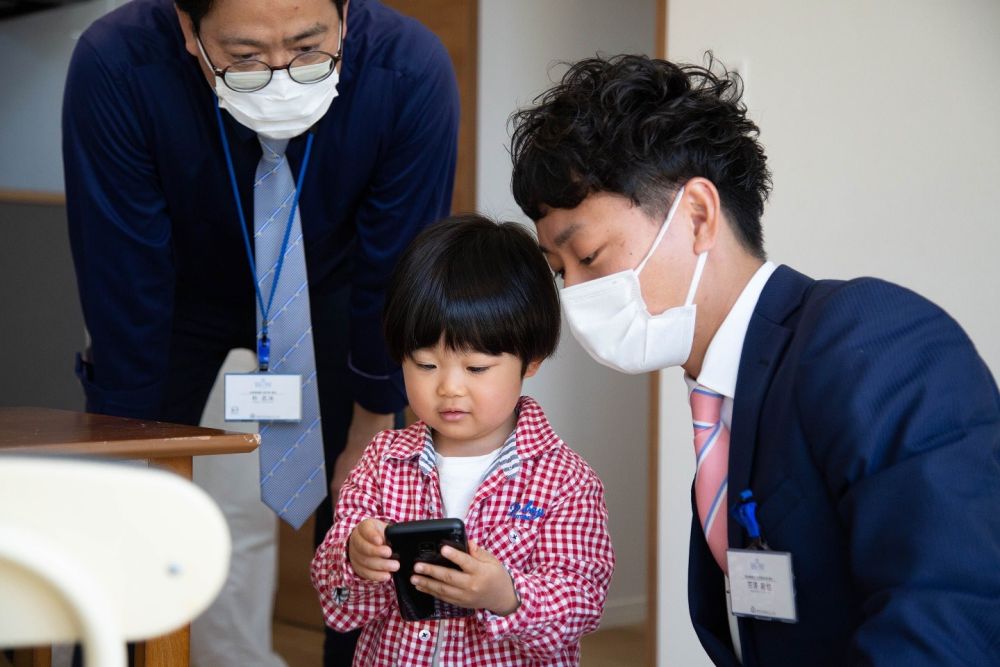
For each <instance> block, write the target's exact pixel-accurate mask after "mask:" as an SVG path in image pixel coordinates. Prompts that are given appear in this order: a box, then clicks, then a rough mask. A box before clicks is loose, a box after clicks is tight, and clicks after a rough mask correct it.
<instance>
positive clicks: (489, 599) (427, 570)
mask: <svg viewBox="0 0 1000 667" xmlns="http://www.w3.org/2000/svg"><path fill="white" fill-rule="evenodd" d="M441 555H442V556H444V557H445V558H447V559H448V560H450V561H451V562H452V563H454V564H455V565H458V566H459V567H460V568H462V569H461V571H459V570H453V569H451V568H448V567H441V566H438V565H430V564H428V563H417V564H416V565H415V566H414V567H413V570H414V572H417V573H418V574H417V575H414V577H413V578H412V579H411V581H412V582H413V585H414V586H416V587H417V590H419V591H423V592H424V593H430V594H431V595H433V596H434V597H436V598H438V599H439V600H443V601H445V602H447V603H449V604H453V605H457V606H459V607H467V608H470V609H488V610H489V611H491V612H493V613H494V614H497V615H498V616H508V615H510V614H512V613H514V612H515V611H516V610H517V608H518V606H520V603H519V602H518V600H517V593H515V592H514V582H513V581H511V578H510V574H508V573H507V570H506V569H505V568H504V566H503V565H501V564H500V561H498V560H497V559H496V558H495V557H494V556H493V554H491V553H490V552H489V551H486V550H485V549H480V548H479V546H478V545H476V543H475V542H473V541H472V540H469V553H464V552H462V551H459V550H458V549H452V548H451V547H443V548H442V549H441ZM421 575H422V576H421Z"/></svg>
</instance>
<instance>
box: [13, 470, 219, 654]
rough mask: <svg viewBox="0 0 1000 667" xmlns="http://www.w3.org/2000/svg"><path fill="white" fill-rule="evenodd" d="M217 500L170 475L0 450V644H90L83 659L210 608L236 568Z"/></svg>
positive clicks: (120, 649) (118, 649) (119, 649)
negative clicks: (231, 566) (0, 453)
mask: <svg viewBox="0 0 1000 667" xmlns="http://www.w3.org/2000/svg"><path fill="white" fill-rule="evenodd" d="M229 553H230V538H229V530H228V528H227V526H226V522H225V519H224V518H223V516H222V513H221V512H220V511H219V508H218V507H217V506H216V504H215V503H214V501H212V499H211V498H210V497H209V496H208V495H207V494H206V493H205V492H203V491H202V490H201V489H199V488H198V487H196V486H195V485H194V484H192V483H191V482H189V481H187V480H185V479H182V478H181V477H178V476H177V475H175V474H171V473H167V472H163V471H160V470H154V469H149V468H144V467H140V466H136V465H127V464H122V463H113V462H106V461H93V460H80V459H70V458H60V457H25V456H0V591H3V593H2V595H0V647H6V648H18V647H24V646H38V645H46V644H53V643H65V642H72V641H83V643H84V657H85V660H86V664H88V665H101V666H108V667H115V666H117V665H124V664H125V645H124V642H125V641H138V640H142V639H148V638H152V637H157V636H160V635H164V634H167V633H168V632H171V631H173V630H175V629H177V628H179V627H181V626H183V625H185V624H186V623H188V622H190V621H191V619H193V618H194V617H195V616H197V615H198V614H199V613H201V612H202V611H203V610H205V609H206V608H207V607H208V606H209V604H211V602H212V601H213V600H214V599H215V597H216V595H217V594H218V592H219V590H220V589H221V588H222V585H223V583H224V582H225V579H226V574H227V571H228V568H229Z"/></svg>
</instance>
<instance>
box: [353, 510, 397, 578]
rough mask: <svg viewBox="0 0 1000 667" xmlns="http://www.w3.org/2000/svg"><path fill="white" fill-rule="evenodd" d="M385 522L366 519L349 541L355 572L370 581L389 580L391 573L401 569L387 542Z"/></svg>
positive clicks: (356, 528)
mask: <svg viewBox="0 0 1000 667" xmlns="http://www.w3.org/2000/svg"><path fill="white" fill-rule="evenodd" d="M385 526H386V524H385V522H383V521H379V520H378V519H365V520H364V521H362V522H361V523H359V524H358V525H357V527H355V529H354V531H353V532H351V537H350V539H349V540H348V541H347V557H348V559H349V560H350V561H351V567H352V568H354V572H355V574H357V575H358V576H359V577H361V578H362V579H368V580H369V581H378V582H383V581H389V577H391V576H392V575H391V574H390V573H392V572H395V571H396V570H398V569H399V561H396V560H393V559H392V558H391V556H392V549H390V548H389V546H388V545H387V544H386V543H385Z"/></svg>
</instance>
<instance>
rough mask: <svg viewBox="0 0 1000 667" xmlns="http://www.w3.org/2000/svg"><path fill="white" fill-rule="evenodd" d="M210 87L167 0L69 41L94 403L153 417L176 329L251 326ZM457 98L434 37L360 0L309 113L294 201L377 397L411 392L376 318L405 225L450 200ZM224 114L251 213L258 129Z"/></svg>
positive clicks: (66, 136)
mask: <svg viewBox="0 0 1000 667" xmlns="http://www.w3.org/2000/svg"><path fill="white" fill-rule="evenodd" d="M215 104H216V101H215V97H214V95H213V93H212V91H211V88H210V86H209V85H208V83H207V81H206V80H205V78H204V76H203V74H202V72H201V70H200V69H199V64H198V61H197V60H196V59H195V58H194V57H192V56H191V55H190V54H189V53H188V52H187V51H186V50H185V48H184V40H183V36H182V33H181V29H180V25H179V23H178V19H177V16H176V13H175V10H174V4H173V2H170V1H169V0H135V1H134V2H130V3H128V4H126V5H124V6H123V7H121V8H119V9H117V10H116V11H114V12H112V13H110V14H108V15H107V16H105V17H103V18H102V19H100V20H98V21H97V22H95V23H94V24H93V25H92V26H91V27H90V28H89V29H88V30H87V31H86V32H85V33H84V34H83V36H82V37H81V39H80V41H79V43H78V45H77V47H76V50H75V52H74V54H73V60H72V63H71V65H70V70H69V76H68V80H67V83H66V92H65V98H64V106H63V156H64V163H65V178H66V200H67V209H68V215H69V231H70V241H71V244H72V249H73V258H74V262H75V264H76V270H77V278H78V283H79V291H80V299H81V302H82V305H83V311H84V317H85V319H86V323H87V327H88V330H89V332H90V334H91V338H92V343H91V349H90V359H89V362H90V364H89V366H87V372H86V373H85V374H84V377H83V378H82V379H83V382H84V387H85V390H86V394H87V408H88V410H89V411H92V412H101V413H106V414H115V415H122V416H136V417H155V416H156V415H157V414H158V413H159V406H160V402H161V401H162V400H163V393H164V384H165V378H166V376H167V373H168V371H169V367H170V363H171V360H170V349H171V339H172V336H176V335H178V332H183V333H184V334H185V335H191V334H192V333H194V334H196V335H197V336H200V337H204V338H206V339H211V340H214V341H230V340H231V341H234V346H235V344H236V343H235V342H236V341H239V342H240V343H242V344H243V345H249V344H252V340H253V335H254V334H253V332H254V331H255V323H254V318H255V316H256V315H255V310H254V291H253V284H252V278H251V273H250V270H249V266H248V260H247V256H246V250H245V248H244V243H243V239H242V235H241V231H240V229H239V222H238V216H237V210H236V204H235V201H234V197H233V193H232V190H231V186H230V184H229V181H228V175H227V171H226V165H225V161H224V160H225V158H224V153H223V150H222V144H221V139H220V136H219V127H218V125H217V120H216V116H215ZM458 114H459V109H458V90H457V85H456V81H455V75H454V72H453V69H452V66H451V62H450V60H449V57H448V54H447V52H446V51H445V49H444V47H443V46H442V45H441V43H440V41H439V40H438V39H437V38H436V37H435V36H434V35H433V34H432V33H430V31H428V30H427V29H426V28H424V27H423V26H421V25H420V24H419V23H417V22H416V21H414V20H412V19H409V18H406V17H403V16H401V15H400V14H398V13H396V12H394V11H392V10H390V9H388V8H386V7H384V6H382V5H381V4H379V3H378V2H376V1H375V0H351V10H350V14H349V24H348V30H347V34H346V39H345V42H344V60H343V64H342V66H341V76H340V83H339V96H338V97H337V98H336V99H335V100H334V102H333V104H332V106H331V107H330V110H329V111H328V112H327V114H326V115H325V116H324V118H323V119H322V120H321V121H320V122H319V123H317V124H316V126H315V127H314V132H315V140H314V141H315V143H314V145H313V153H312V157H311V159H310V165H309V169H308V170H307V175H306V179H305V182H304V184H303V187H302V191H301V195H300V196H301V199H300V204H299V206H300V210H301V216H302V229H303V235H304V238H305V253H306V263H307V267H308V274H309V284H310V290H311V291H312V293H313V297H314V300H315V298H316V295H317V294H324V293H328V292H330V291H332V290H335V289H338V288H341V287H343V286H344V285H347V284H349V285H350V288H351V312H350V318H351V319H350V329H351V341H350V356H349V364H350V367H351V370H352V371H353V372H352V386H351V387H350V388H349V390H350V392H351V394H352V397H353V399H354V400H356V401H357V402H358V403H360V404H361V405H362V406H363V407H365V408H367V409H369V410H372V411H375V412H382V413H387V412H392V411H396V410H398V409H400V408H401V407H402V406H403V405H404V404H405V394H404V391H403V388H402V382H401V378H400V374H399V369H398V367H397V366H396V365H395V364H393V363H392V362H391V360H390V359H389V358H388V356H387V354H386V350H385V344H384V339H383V336H382V333H381V310H382V303H383V293H384V289H385V285H386V283H387V281H388V277H389V274H390V272H391V270H392V268H393V266H394V265H395V262H396V259H397V257H398V256H399V254H400V253H401V252H402V250H403V249H404V248H405V247H406V245H407V244H408V243H409V242H410V240H411V239H412V238H413V237H414V236H415V235H416V233H417V232H418V231H419V230H420V229H421V228H422V227H424V226H425V225H427V224H429V223H431V222H433V221H435V220H437V219H439V218H441V217H443V216H445V215H447V214H448V211H449V207H450V202H451V194H452V184H453V181H454V172H455V159H456V150H457V131H458ZM223 117H224V120H225V125H226V133H227V136H228V138H229V141H230V145H231V148H232V152H233V160H234V164H235V169H236V174H237V179H238V181H239V187H240V192H241V195H242V203H243V208H244V210H245V211H246V212H247V219H248V224H250V225H252V224H253V215H252V210H253V192H252V183H253V175H254V170H255V168H256V166H257V162H258V160H259V159H260V154H261V150H260V145H259V143H258V141H257V137H256V135H255V134H254V133H253V132H252V131H251V130H249V129H247V128H245V127H243V126H242V125H240V124H239V123H237V122H236V121H235V120H233V119H232V118H231V117H230V116H229V114H228V113H225V112H224V113H223ZM304 147H305V139H304V137H297V138H295V139H293V140H292V141H291V143H290V144H289V147H288V151H287V155H288V159H289V162H290V164H291V168H292V172H293V173H294V174H297V173H298V169H299V166H300V164H301V159H302V154H303V151H304ZM250 231H251V235H252V230H250ZM322 344H323V341H321V340H317V341H316V345H317V346H320V345H322Z"/></svg>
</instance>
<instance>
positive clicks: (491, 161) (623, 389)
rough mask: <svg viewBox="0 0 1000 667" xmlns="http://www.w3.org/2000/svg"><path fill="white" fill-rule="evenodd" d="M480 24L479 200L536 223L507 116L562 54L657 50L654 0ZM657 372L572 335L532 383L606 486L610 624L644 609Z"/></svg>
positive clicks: (522, 3)
mask: <svg viewBox="0 0 1000 667" xmlns="http://www.w3.org/2000/svg"><path fill="white" fill-rule="evenodd" d="M479 20H480V27H479V99H478V106H479V111H478V118H477V125H478V137H477V140H478V157H477V164H476V167H477V183H476V188H477V192H478V202H477V207H478V208H479V209H480V210H481V211H482V212H484V213H486V214H488V215H492V216H495V217H498V218H501V219H505V220H518V221H523V222H528V221H527V219H526V218H525V217H524V216H523V215H522V214H521V212H520V209H518V208H517V205H516V204H515V203H514V200H513V197H512V196H511V193H510V170H511V162H510V156H509V154H508V152H507V149H508V146H509V136H508V131H507V117H508V116H509V115H510V113H511V112H512V111H514V109H515V108H516V107H519V106H524V105H526V104H528V103H529V102H530V101H531V99H532V98H533V97H534V96H535V95H537V94H538V93H540V92H542V91H543V90H545V89H546V88H548V87H549V86H550V85H551V83H552V80H551V79H550V74H551V76H552V77H553V78H558V77H559V76H560V75H561V74H562V72H563V71H564V68H560V67H555V68H554V69H552V70H551V72H550V68H551V67H552V66H553V65H554V64H555V63H556V62H557V61H569V60H578V59H580V58H584V57H587V56H593V55H594V54H595V53H597V52H598V51H602V52H605V53H621V52H632V53H648V54H651V53H653V51H654V40H655V35H654V33H655V2H654V0H618V1H616V2H608V1H607V0H544V1H540V0H482V2H481V3H480V18H479ZM647 387H648V380H647V379H646V378H645V377H626V376H622V375H619V374H617V373H613V372H611V371H609V370H606V369H604V368H603V367H601V366H598V365H597V364H596V363H594V362H593V361H591V360H590V358H589V357H588V356H587V355H586V353H585V352H584V351H583V350H582V349H581V348H580V347H579V346H578V345H577V344H576V341H574V340H573V339H572V336H570V335H568V334H567V335H565V336H564V337H563V340H562V343H561V344H560V348H559V352H558V353H557V356H556V358H554V359H552V360H550V361H548V362H547V363H546V364H545V365H544V366H543V367H542V370H541V372H540V373H539V374H538V376H537V377H536V378H535V379H532V380H529V381H528V383H527V385H526V389H525V391H526V392H527V393H530V394H531V395H533V396H535V397H536V398H537V399H538V400H539V402H540V403H541V405H542V407H543V408H544V409H545V411H546V413H547V415H548V417H549V419H550V420H551V421H552V424H553V427H554V428H555V429H556V432H558V433H559V434H560V435H561V436H562V437H563V439H565V440H566V442H568V443H569V444H570V445H571V446H572V447H573V448H574V449H576V450H577V451H578V452H580V454H581V455H583V456H584V458H586V459H587V461H588V462H589V463H590V464H591V465H592V466H593V467H594V468H595V469H596V470H597V472H598V474H600V476H601V478H602V479H603V480H604V483H605V486H606V487H607V500H608V509H609V512H610V515H611V533H612V538H613V539H614V543H615V548H616V550H617V554H618V568H617V572H616V573H615V579H614V581H613V583H612V588H611V592H610V594H609V601H608V611H607V614H606V615H605V625H618V624H623V623H635V622H639V621H641V620H642V619H644V618H645V604H646V539H645V526H646V514H647V512H646V488H647V484H646V463H647V455H646V449H647V433H648V431H647V420H648V416H649V405H648V402H649V393H648V391H647Z"/></svg>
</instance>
